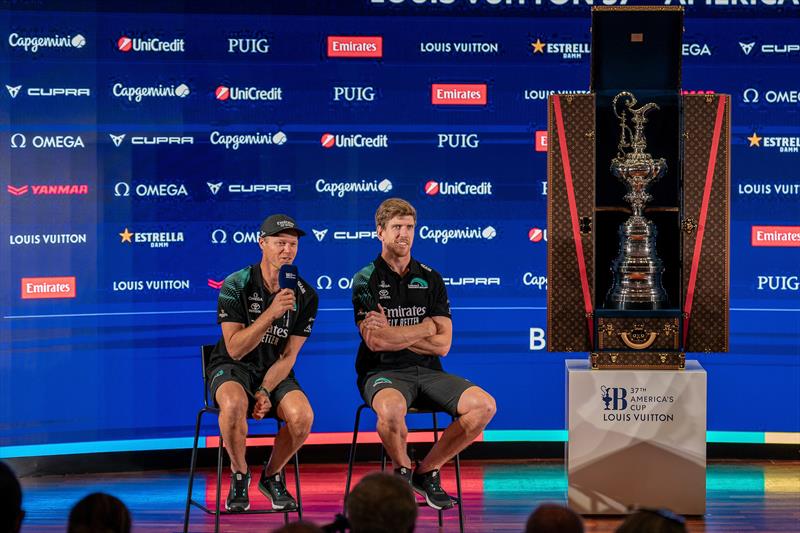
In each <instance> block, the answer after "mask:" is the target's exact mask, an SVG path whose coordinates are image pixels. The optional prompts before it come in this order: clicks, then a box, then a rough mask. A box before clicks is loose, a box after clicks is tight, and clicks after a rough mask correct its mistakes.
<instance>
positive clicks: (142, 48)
mask: <svg viewBox="0 0 800 533" xmlns="http://www.w3.org/2000/svg"><path fill="white" fill-rule="evenodd" d="M183 46H184V43H183V39H173V40H171V41H162V40H161V39H159V38H157V37H153V38H150V39H139V38H137V37H128V36H127V35H123V36H122V37H120V38H119V39H117V50H119V51H120V52H172V53H175V52H184V51H185V50H184V49H183Z"/></svg>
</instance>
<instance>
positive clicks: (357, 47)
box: [328, 35, 383, 57]
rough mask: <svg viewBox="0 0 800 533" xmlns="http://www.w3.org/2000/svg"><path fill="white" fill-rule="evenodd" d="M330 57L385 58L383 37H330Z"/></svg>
mask: <svg viewBox="0 0 800 533" xmlns="http://www.w3.org/2000/svg"><path fill="white" fill-rule="evenodd" d="M328 57H383V37H379V36H369V37H362V36H347V35H329V36H328Z"/></svg>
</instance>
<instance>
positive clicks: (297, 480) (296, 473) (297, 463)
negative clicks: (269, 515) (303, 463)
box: [287, 452, 303, 520]
mask: <svg viewBox="0 0 800 533" xmlns="http://www.w3.org/2000/svg"><path fill="white" fill-rule="evenodd" d="M294 485H295V487H296V489H297V519H298V520H302V519H303V497H302V496H301V495H300V457H299V456H298V455H297V452H295V454H294ZM287 516H288V515H287Z"/></svg>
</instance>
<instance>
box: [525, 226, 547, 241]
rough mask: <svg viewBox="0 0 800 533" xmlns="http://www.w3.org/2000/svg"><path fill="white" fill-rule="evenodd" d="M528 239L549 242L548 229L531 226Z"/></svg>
mask: <svg viewBox="0 0 800 533" xmlns="http://www.w3.org/2000/svg"><path fill="white" fill-rule="evenodd" d="M528 240H529V241H531V242H542V241H545V242H547V230H546V229H542V228H531V229H530V231H528Z"/></svg>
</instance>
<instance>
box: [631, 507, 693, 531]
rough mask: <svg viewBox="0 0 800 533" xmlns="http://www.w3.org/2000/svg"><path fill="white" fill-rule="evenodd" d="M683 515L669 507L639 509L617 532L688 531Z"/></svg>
mask: <svg viewBox="0 0 800 533" xmlns="http://www.w3.org/2000/svg"><path fill="white" fill-rule="evenodd" d="M687 531H688V530H687V529H686V523H685V520H684V519H683V517H682V516H680V515H677V514H675V513H673V512H672V511H669V510H667V509H639V510H638V511H636V512H634V513H633V514H631V515H629V516H628V518H626V519H625V521H624V522H623V523H622V525H621V526H619V527H618V528H617V533H686V532H687Z"/></svg>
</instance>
